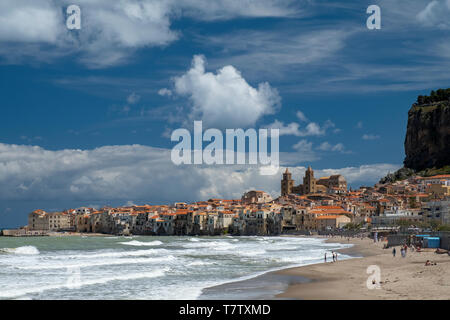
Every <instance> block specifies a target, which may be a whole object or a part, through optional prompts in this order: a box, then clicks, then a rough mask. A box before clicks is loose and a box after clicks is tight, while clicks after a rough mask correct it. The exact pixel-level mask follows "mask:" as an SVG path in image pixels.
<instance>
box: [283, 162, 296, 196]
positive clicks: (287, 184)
mask: <svg viewBox="0 0 450 320" xmlns="http://www.w3.org/2000/svg"><path fill="white" fill-rule="evenodd" d="M293 187H294V180H292V174H291V173H290V172H289V170H288V168H286V171H285V172H284V173H283V179H282V180H281V196H285V195H288V194H290V193H292V188H293Z"/></svg>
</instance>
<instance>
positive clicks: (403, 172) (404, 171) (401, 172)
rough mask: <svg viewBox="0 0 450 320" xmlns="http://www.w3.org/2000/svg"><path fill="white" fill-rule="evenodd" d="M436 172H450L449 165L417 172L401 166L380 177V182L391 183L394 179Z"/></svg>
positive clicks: (425, 175)
mask: <svg viewBox="0 0 450 320" xmlns="http://www.w3.org/2000/svg"><path fill="white" fill-rule="evenodd" d="M438 174H450V166H445V167H442V168H428V169H425V170H422V171H417V172H416V171H414V170H413V169H409V168H405V167H403V168H400V169H398V170H397V171H395V172H394V173H388V174H387V175H386V176H385V177H384V178H381V179H380V183H383V184H384V183H392V182H395V181H401V180H405V179H408V178H409V177H412V176H419V177H432V176H436V175H438Z"/></svg>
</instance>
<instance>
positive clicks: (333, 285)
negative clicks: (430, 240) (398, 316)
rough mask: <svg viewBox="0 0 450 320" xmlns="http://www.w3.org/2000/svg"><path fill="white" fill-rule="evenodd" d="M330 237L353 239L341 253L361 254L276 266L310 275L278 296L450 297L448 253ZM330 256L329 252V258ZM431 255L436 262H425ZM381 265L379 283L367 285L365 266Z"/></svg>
mask: <svg viewBox="0 0 450 320" xmlns="http://www.w3.org/2000/svg"><path fill="white" fill-rule="evenodd" d="M327 241H331V242H339V243H352V244H354V246H353V247H351V248H348V249H343V250H341V252H342V253H345V254H349V255H354V256H361V257H362V258H355V259H349V260H343V261H338V262H329V263H322V264H314V265H308V266H303V267H297V268H290V269H285V270H281V271H277V272H276V274H278V275H285V276H293V277H295V276H297V277H301V278H307V279H309V280H310V281H308V282H300V283H292V284H289V285H288V287H287V289H286V290H285V291H284V292H283V293H281V294H279V295H277V296H276V298H279V299H307V300H336V299H340V300H342V299H343V300H386V299H389V300H398V299H421V300H422V299H433V300H434V299H450V256H448V255H447V254H445V255H444V254H436V253H434V251H433V250H431V249H429V250H430V251H426V252H411V251H410V250H408V252H407V255H406V257H405V258H402V257H401V254H400V247H397V248H396V250H397V255H396V257H395V258H394V257H393V256H392V248H390V249H383V245H384V243H383V242H378V243H374V242H373V240H371V239H350V241H348V240H347V239H346V238H340V237H338V238H329V239H328V240H327ZM330 258H331V257H329V259H328V260H331V259H330ZM427 260H430V261H433V262H436V263H437V264H436V265H432V266H425V262H426V261H427ZM371 265H376V266H378V267H379V268H380V271H381V276H380V280H381V281H380V288H379V289H368V288H367V285H366V282H367V279H368V277H369V276H370V274H368V273H367V268H368V267H369V266H371Z"/></svg>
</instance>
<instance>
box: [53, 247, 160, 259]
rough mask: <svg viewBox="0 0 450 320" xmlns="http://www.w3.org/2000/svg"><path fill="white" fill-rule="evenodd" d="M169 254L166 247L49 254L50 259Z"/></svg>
mask: <svg viewBox="0 0 450 320" xmlns="http://www.w3.org/2000/svg"><path fill="white" fill-rule="evenodd" d="M165 254H168V250H166V249H146V250H127V251H114V252H95V253H86V254H72V255H70V254H66V255H56V256H48V257H47V258H49V259H56V260H59V259H64V260H66V259H98V258H121V257H139V256H161V255H165Z"/></svg>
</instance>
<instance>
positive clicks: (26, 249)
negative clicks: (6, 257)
mask: <svg viewBox="0 0 450 320" xmlns="http://www.w3.org/2000/svg"><path fill="white" fill-rule="evenodd" d="M0 252H4V253H13V254H21V255H36V254H39V250H38V249H37V248H36V247H33V246H23V247H18V248H2V249H0Z"/></svg>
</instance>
